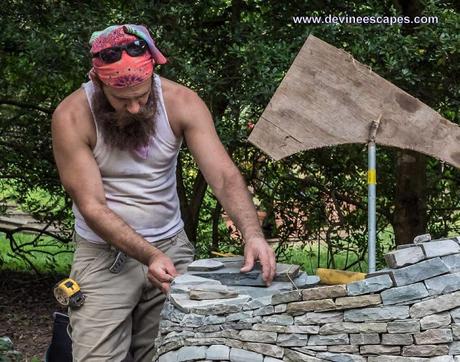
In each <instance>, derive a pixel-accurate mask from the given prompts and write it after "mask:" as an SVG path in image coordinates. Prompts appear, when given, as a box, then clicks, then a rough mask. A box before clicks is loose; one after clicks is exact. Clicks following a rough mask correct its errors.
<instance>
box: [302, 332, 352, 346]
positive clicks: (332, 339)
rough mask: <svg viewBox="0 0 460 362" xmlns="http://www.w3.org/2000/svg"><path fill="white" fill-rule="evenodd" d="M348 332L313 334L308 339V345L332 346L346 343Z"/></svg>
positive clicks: (347, 341)
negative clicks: (325, 334) (323, 334)
mask: <svg viewBox="0 0 460 362" xmlns="http://www.w3.org/2000/svg"><path fill="white" fill-rule="evenodd" d="M348 343H349V339H348V334H344V333H341V334H331V335H328V336H320V335H313V336H311V337H310V340H309V341H308V345H312V346H332V345H335V344H348Z"/></svg>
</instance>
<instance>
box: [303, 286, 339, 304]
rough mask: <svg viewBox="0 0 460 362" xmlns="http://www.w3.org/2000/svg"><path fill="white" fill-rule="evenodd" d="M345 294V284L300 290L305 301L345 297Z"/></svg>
mask: <svg viewBox="0 0 460 362" xmlns="http://www.w3.org/2000/svg"><path fill="white" fill-rule="evenodd" d="M346 295H347V287H346V285H345V284H340V285H328V286H321V287H316V288H310V289H305V290H303V291H302V298H303V300H307V301H308V300H318V299H330V298H338V297H345V296H346Z"/></svg>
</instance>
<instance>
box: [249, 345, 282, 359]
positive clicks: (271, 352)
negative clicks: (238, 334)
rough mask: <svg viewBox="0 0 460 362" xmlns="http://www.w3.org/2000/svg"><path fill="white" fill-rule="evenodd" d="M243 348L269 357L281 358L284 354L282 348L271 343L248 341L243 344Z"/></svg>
mask: <svg viewBox="0 0 460 362" xmlns="http://www.w3.org/2000/svg"><path fill="white" fill-rule="evenodd" d="M244 349H247V350H249V351H253V352H257V353H260V354H263V355H266V356H270V357H279V358H283V356H284V349H283V348H281V347H278V346H276V345H273V344H267V343H250V342H248V343H245V344H244Z"/></svg>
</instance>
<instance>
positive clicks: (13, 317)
mask: <svg viewBox="0 0 460 362" xmlns="http://www.w3.org/2000/svg"><path fill="white" fill-rule="evenodd" d="M60 279H62V277H60V276H38V275H35V274H32V273H20V272H11V271H4V270H0V291H1V292H0V337H2V336H8V337H10V338H11V339H12V341H13V344H14V347H15V349H16V350H17V351H19V352H21V353H22V354H23V357H24V359H23V361H24V362H32V361H33V360H35V361H43V359H44V354H45V351H46V349H47V347H48V344H49V343H50V341H51V331H52V324H53V320H52V315H53V312H55V311H63V308H62V307H60V306H59V304H57V302H56V300H55V299H54V296H53V292H52V289H53V286H54V284H55V283H56V282H57V281H58V280H60ZM33 357H36V358H35V359H33Z"/></svg>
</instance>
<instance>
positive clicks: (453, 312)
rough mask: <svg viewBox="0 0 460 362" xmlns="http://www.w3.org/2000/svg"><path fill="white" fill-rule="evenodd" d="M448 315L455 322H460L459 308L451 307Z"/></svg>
mask: <svg viewBox="0 0 460 362" xmlns="http://www.w3.org/2000/svg"><path fill="white" fill-rule="evenodd" d="M450 315H451V317H452V319H453V320H454V322H455V323H460V308H455V309H452V310H451V311H450Z"/></svg>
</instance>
